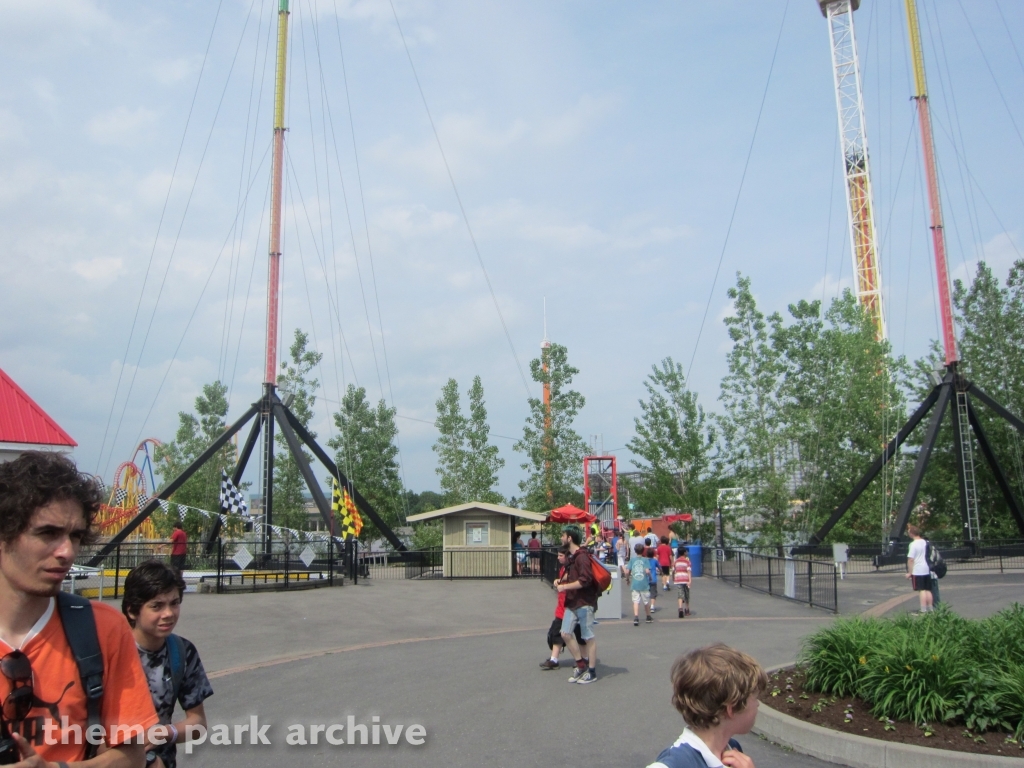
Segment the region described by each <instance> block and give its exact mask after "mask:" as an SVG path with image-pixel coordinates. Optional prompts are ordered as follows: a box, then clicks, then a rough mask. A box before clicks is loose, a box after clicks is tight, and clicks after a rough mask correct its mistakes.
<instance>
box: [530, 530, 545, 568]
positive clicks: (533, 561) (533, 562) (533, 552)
mask: <svg viewBox="0 0 1024 768" xmlns="http://www.w3.org/2000/svg"><path fill="white" fill-rule="evenodd" d="M526 548H527V549H528V550H529V555H530V573H534V574H537V573H540V548H541V545H540V539H538V538H537V532H536V531H530V540H529V541H528V542H526Z"/></svg>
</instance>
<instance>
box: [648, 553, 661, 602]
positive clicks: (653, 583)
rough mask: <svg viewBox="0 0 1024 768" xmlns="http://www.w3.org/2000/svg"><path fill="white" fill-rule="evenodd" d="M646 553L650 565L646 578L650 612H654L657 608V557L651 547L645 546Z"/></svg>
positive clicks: (658, 569) (658, 570)
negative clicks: (648, 586)
mask: <svg viewBox="0 0 1024 768" xmlns="http://www.w3.org/2000/svg"><path fill="white" fill-rule="evenodd" d="M646 555H647V561H648V565H649V567H650V572H649V574H648V578H649V579H650V589H651V613H654V611H656V610H658V609H657V607H656V605H655V601H656V600H657V599H658V573H659V572H660V568H659V567H658V558H657V556H656V555H655V550H654V548H653V547H647V550H646Z"/></svg>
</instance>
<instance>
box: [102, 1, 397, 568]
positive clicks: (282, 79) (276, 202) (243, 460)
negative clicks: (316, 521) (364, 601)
mask: <svg viewBox="0 0 1024 768" xmlns="http://www.w3.org/2000/svg"><path fill="white" fill-rule="evenodd" d="M288 3H289V0H278V13H277V56H276V60H275V61H276V63H275V68H276V72H275V79H274V82H275V86H274V152H273V167H272V170H271V180H270V184H271V188H270V242H269V263H268V272H267V335H266V358H265V363H266V367H265V369H264V377H263V394H262V396H261V397H260V399H259V400H257V401H256V402H255V403H253V404H252V405H251V406H250V407H249V409H248V410H247V411H246V412H245V413H244V414H243V415H242V417H241V418H240V419H238V421H236V422H235V423H234V424H232V425H231V426H230V427H228V428H227V429H226V430H225V431H224V432H223V433H222V434H221V436H220V437H218V438H217V439H216V440H214V441H213V443H211V444H210V445H209V446H208V447H207V448H206V450H205V451H203V453H202V454H200V456H199V457H198V458H197V459H196V460H195V461H193V462H192V463H191V464H190V465H189V466H188V467H187V468H186V469H185V471H184V472H182V473H181V474H180V475H178V476H177V477H176V478H174V479H173V480H171V482H169V483H167V484H166V485H165V486H164V487H163V489H161V491H160V492H159V493H158V494H157V495H155V496H153V497H152V498H151V499H150V500H149V502H148V503H147V504H146V505H145V507H143V509H142V510H141V511H140V512H139V513H138V514H137V515H136V516H135V517H134V518H132V519H131V520H130V521H129V522H128V523H127V524H126V525H125V526H124V527H123V528H122V529H121V530H120V531H118V533H117V534H116V535H114V536H113V537H112V538H111V539H110V541H108V542H107V543H106V544H105V545H104V546H103V547H101V548H100V550H99V552H98V553H97V554H96V555H94V556H93V557H92V559H91V560H90V561H89V565H90V566H97V565H99V564H100V563H102V562H103V560H104V558H105V557H106V556H107V555H108V554H109V553H110V552H111V551H112V550H113V549H114V548H115V547H117V545H118V544H120V543H121V542H122V541H124V540H125V539H126V538H127V537H128V536H129V535H130V534H131V532H132V531H134V530H135V529H136V528H138V527H139V526H140V525H141V524H142V523H143V522H145V521H146V520H147V519H148V518H149V516H150V515H152V514H153V512H154V511H156V510H157V509H158V508H159V506H160V502H161V501H164V500H167V499H169V498H170V497H171V495H172V494H174V492H175V491H177V490H178V489H179V488H180V487H181V486H182V485H184V484H185V483H186V482H187V481H188V480H189V478H190V477H192V475H194V474H195V473H196V472H197V471H198V470H199V469H200V468H201V467H202V466H203V465H204V464H206V463H207V462H208V461H210V459H212V458H213V457H214V456H216V455H217V452H218V451H220V450H221V448H223V447H224V446H225V445H227V444H228V442H229V441H231V440H232V438H234V437H235V435H237V434H238V432H239V431H240V430H241V429H242V427H244V426H245V425H246V424H248V423H249V422H250V421H252V428H251V429H250V430H249V434H248V437H247V438H246V440H245V444H244V445H243V447H242V450H241V452H240V453H239V454H238V461H237V463H236V464H235V468H234V471H233V472H232V473H231V481H232V482H233V483H234V484H235V486H237V485H238V483H239V482H240V481H241V479H242V473H243V472H244V471H245V467H246V464H248V462H249V458H250V457H251V456H252V452H253V450H254V449H255V447H256V443H257V442H258V440H259V438H260V434H261V433H262V435H263V462H262V464H263V467H262V469H263V474H262V478H261V486H262V490H263V510H264V516H265V517H264V523H265V524H264V525H263V537H264V538H263V549H264V552H263V554H264V558H263V560H262V562H265V563H268V564H269V563H270V561H271V559H272V555H273V519H274V517H273V509H274V503H273V502H274V424H275V423H276V424H277V425H278V427H279V428H280V430H281V434H282V435H283V436H284V439H285V442H286V444H287V446H288V451H289V453H291V455H292V457H293V458H294V459H295V463H296V464H297V465H298V469H299V472H300V474H301V475H302V478H303V480H305V482H306V487H307V488H308V489H309V493H310V495H311V496H312V497H313V503H314V504H315V505H316V508H317V510H318V511H319V512H320V516H321V517H322V518H323V520H324V522H325V523H326V524H327V530H329V531H333V530H334V514H333V511H332V508H331V503H330V502H329V501H328V500H327V498H326V496H325V495H324V492H323V489H322V488H321V487H320V481H319V480H318V479H317V477H316V475H315V474H314V471H313V468H312V467H311V466H310V463H309V461H307V460H306V455H305V453H304V452H303V450H302V446H303V444H305V446H306V447H307V448H309V449H310V450H311V451H312V452H313V455H314V456H316V458H317V459H318V460H319V461H320V463H321V464H323V466H324V467H325V468H326V469H327V471H328V472H330V473H331V475H332V476H333V477H334V480H335V482H336V483H337V485H338V487H339V488H344V489H345V493H347V494H348V495H349V496H350V497H351V499H352V500H353V501H354V502H355V503H356V505H357V506H358V507H359V509H360V510H361V511H362V512H364V513H365V514H366V515H367V517H369V518H370V520H372V521H373V523H374V525H375V526H376V527H377V530H379V531H380V533H381V534H382V535H383V536H384V537H385V538H386V539H387V540H388V541H389V542H390V543H391V545H392V546H393V547H395V549H396V550H398V552H399V553H400V554H402V553H405V552H406V546H405V544H404V543H403V542H402V541H401V540H400V539H399V538H398V537H397V536H396V535H395V533H394V531H392V530H391V528H390V527H389V526H388V525H387V524H386V523H385V522H384V521H383V520H382V519H381V518H380V515H378V514H377V511H376V510H375V509H374V508H373V506H372V505H371V504H370V503H369V502H368V501H367V500H366V499H365V498H364V497H363V495H362V494H361V493H359V491H358V489H356V487H355V486H354V485H353V484H352V482H351V481H350V480H349V479H348V478H347V477H345V475H344V474H343V473H342V472H341V470H340V469H339V468H338V466H337V464H335V462H334V459H332V458H331V457H330V455H328V453H327V452H326V451H325V450H324V449H323V448H321V447H320V445H319V444H318V443H317V442H316V439H315V438H314V437H313V436H312V435H311V434H310V433H309V431H308V430H307V429H306V428H305V427H304V426H303V424H302V422H300V421H299V420H298V419H297V418H296V417H295V414H294V413H292V411H291V409H290V408H289V405H290V398H286V399H285V400H283V401H282V400H281V398H280V397H279V396H278V394H277V346H278V332H279V324H280V316H279V306H280V296H281V224H282V219H281V208H282V189H283V182H284V137H285V131H286V130H287V129H286V128H285V125H284V116H285V109H284V107H285V87H286V85H287V78H286V72H287V64H288V16H289V9H288ZM222 493H223V491H222ZM220 529H221V518H220V517H219V516H218V517H217V518H216V519H215V522H214V525H213V528H212V530H211V531H210V535H209V537H208V539H207V542H206V551H207V554H209V553H210V552H211V551H212V550H213V547H214V546H215V545H216V543H217V540H218V539H217V537H218V536H219V534H220ZM330 546H332V547H333V546H334V538H333V537H332V538H331V543H330ZM356 555H357V551H356V544H355V542H354V541H353V537H352V536H351V535H349V537H348V539H347V541H346V542H345V559H346V560H347V562H348V565H349V568H350V572H351V574H352V576H353V578H356V574H357V569H356Z"/></svg>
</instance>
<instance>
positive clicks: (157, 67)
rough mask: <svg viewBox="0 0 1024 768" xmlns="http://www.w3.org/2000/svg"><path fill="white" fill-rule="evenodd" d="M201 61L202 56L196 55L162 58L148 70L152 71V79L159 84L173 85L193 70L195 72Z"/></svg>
mask: <svg viewBox="0 0 1024 768" xmlns="http://www.w3.org/2000/svg"><path fill="white" fill-rule="evenodd" d="M201 62H202V58H201V57H200V56H198V55H195V56H182V57H179V58H176V59H164V60H162V61H158V62H156V63H155V64H154V65H153V66H152V68H151V70H150V71H151V72H152V73H153V77H154V79H156V81H157V82H158V83H160V84H161V85H174V84H175V83H180V82H181V81H182V80H184V79H185V78H186V77H188V76H189V75H191V74H192V73H193V72H197V71H198V70H199V66H200V64H201Z"/></svg>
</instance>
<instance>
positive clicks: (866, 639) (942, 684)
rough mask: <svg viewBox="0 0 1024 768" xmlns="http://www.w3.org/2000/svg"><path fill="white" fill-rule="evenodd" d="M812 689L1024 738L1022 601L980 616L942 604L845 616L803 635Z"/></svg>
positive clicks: (902, 714) (881, 714)
mask: <svg viewBox="0 0 1024 768" xmlns="http://www.w3.org/2000/svg"><path fill="white" fill-rule="evenodd" d="M800 662H801V664H802V665H803V666H804V667H805V671H806V675H807V685H808V686H809V687H811V688H812V690H816V691H821V692H823V693H828V694H832V695H834V696H856V697H857V698H859V699H861V700H862V701H864V702H866V703H867V704H869V705H870V706H871V708H872V713H873V714H874V715H875V717H878V718H892V719H894V720H903V721H907V722H912V723H917V724H922V725H923V724H926V723H929V722H961V723H963V724H964V725H965V726H966V727H967V728H968V729H969V730H971V731H974V732H984V731H988V730H1004V731H1008V732H1009V733H1012V734H1013V738H1015V739H1021V738H1024V608H1022V607H1021V606H1020V605H1018V604H1016V603H1015V604H1014V605H1013V606H1011V607H1010V608H1007V609H1006V610H1004V611H1001V612H999V613H997V614H996V615H994V616H991V617H989V618H987V619H982V620H979V621H974V620H969V619H964V618H962V617H960V616H958V615H957V614H955V613H953V611H951V610H949V609H948V608H947V607H945V606H939V608H938V609H936V610H935V611H934V612H933V613H929V614H925V615H923V616H910V615H903V616H898V617H896V618H892V619H874V618H869V619H864V618H852V619H841V620H839V621H837V622H835V623H834V624H832V625H831V626H829V627H825V628H824V629H821V630H819V631H818V632H816V633H815V634H813V635H812V636H811V637H809V638H808V639H807V640H806V641H805V642H804V647H803V650H802V651H801V655H800Z"/></svg>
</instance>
